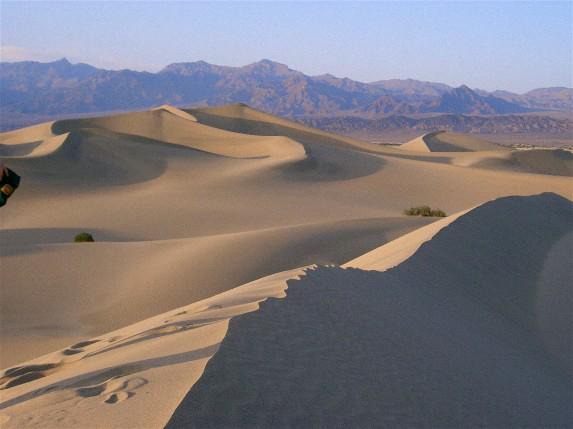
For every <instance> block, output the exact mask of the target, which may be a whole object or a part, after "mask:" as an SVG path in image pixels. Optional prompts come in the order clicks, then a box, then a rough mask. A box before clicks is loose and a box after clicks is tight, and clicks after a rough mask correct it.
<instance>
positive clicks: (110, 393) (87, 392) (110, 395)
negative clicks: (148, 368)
mask: <svg viewBox="0 0 573 429" xmlns="http://www.w3.org/2000/svg"><path fill="white" fill-rule="evenodd" d="M145 384H147V380H146V379H145V378H142V377H135V378H130V379H127V380H125V379H124V380H122V379H121V378H117V377H112V378H110V379H108V380H106V381H104V382H102V383H99V384H94V385H91V386H86V387H81V388H79V389H76V394H77V395H78V396H80V397H82V398H93V397H103V398H104V399H103V402H105V403H106V404H117V403H119V402H121V401H124V400H126V399H128V398H130V397H132V396H134V395H135V392H134V390H136V389H139V388H140V387H142V386H144V385H145Z"/></svg>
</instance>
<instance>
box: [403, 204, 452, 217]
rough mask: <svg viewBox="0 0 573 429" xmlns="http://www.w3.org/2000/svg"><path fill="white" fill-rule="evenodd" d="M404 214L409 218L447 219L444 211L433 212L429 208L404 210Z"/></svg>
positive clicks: (420, 207) (421, 207)
mask: <svg viewBox="0 0 573 429" xmlns="http://www.w3.org/2000/svg"><path fill="white" fill-rule="evenodd" d="M404 214H405V215H408V216H429V217H446V213H445V212H443V211H442V210H440V209H436V210H432V209H431V208H430V207H429V206H418V207H411V208H409V209H407V210H404Z"/></svg>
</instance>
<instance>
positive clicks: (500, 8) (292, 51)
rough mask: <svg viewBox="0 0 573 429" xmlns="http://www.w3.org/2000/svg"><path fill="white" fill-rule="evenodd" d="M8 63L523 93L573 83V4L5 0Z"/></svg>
mask: <svg viewBox="0 0 573 429" xmlns="http://www.w3.org/2000/svg"><path fill="white" fill-rule="evenodd" d="M0 24H1V30H0V36H1V38H0V49H1V51H0V53H1V60H2V61H4V62H13V61H23V60H36V61H43V62H45V61H51V60H56V59H60V58H63V57H66V58H68V60H70V61H71V62H73V63H76V62H84V63H88V64H92V65H95V66H98V67H102V68H108V69H122V68H130V69H134V70H147V71H158V70H160V69H161V68H163V67H164V66H166V65H168V64H170V63H174V62H192V61H198V60H204V61H207V62H209V63H213V64H219V65H230V66H242V65H246V64H250V63H253V62H256V61H259V60H261V59H263V58H267V59H271V60H273V61H278V62H280V63H284V64H287V65H288V66H289V67H290V68H292V69H295V70H299V71H302V72H304V73H305V74H309V75H318V74H323V73H331V74H333V75H335V76H338V77H349V78H351V79H354V80H359V81H364V82H371V81H376V80H381V79H392V78H401V79H404V78H412V79H419V80H426V81H434V82H443V83H447V84H449V85H453V86H458V85H461V84H466V85H469V86H470V87H472V88H480V89H485V90H490V91H491V90H495V89H505V90H509V91H514V92H519V93H523V92H526V91H528V90H531V89H533V88H539V87H548V86H568V87H571V86H573V82H572V79H573V78H572V75H573V2H571V1H564V2H547V1H533V2H512V1H498V2H481V1H479V2H478V1H458V2H431V1H418V2H404V1H402V2H389V1H377V2H362V1H338V2H326V1H321V2H305V1H297V2H276V1H262V2H240V1H232V2H215V1H211V2H190V1H172V2H168V1H161V2H159V1H155V2H142V1H128V2H120V1H91V2H90V1H74V2H71V1H68V2H51V1H41V2H28V1H5V0H0Z"/></svg>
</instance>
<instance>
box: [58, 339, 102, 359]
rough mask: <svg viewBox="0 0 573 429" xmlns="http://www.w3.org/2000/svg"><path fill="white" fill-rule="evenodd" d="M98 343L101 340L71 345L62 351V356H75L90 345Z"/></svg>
mask: <svg viewBox="0 0 573 429" xmlns="http://www.w3.org/2000/svg"><path fill="white" fill-rule="evenodd" d="M100 341H101V340H88V341H80V342H79V343H76V344H74V345H71V346H70V347H68V348H67V349H65V350H64V351H62V354H63V355H65V356H73V355H77V354H78V353H83V352H85V351H86V349H85V348H86V347H88V346H91V345H92V344H95V343H99V342H100Z"/></svg>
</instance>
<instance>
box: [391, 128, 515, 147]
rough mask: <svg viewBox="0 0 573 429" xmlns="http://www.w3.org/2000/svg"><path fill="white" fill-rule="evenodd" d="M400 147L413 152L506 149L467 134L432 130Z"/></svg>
mask: <svg viewBox="0 0 573 429" xmlns="http://www.w3.org/2000/svg"><path fill="white" fill-rule="evenodd" d="M400 149H403V150H411V151H415V152H483V151H492V150H496V151H508V150H509V149H508V148H506V147H504V146H500V145H498V144H496V143H492V142H488V141H486V140H482V139H479V138H475V137H472V136H469V135H463V134H456V133H450V132H446V131H434V132H431V133H427V134H424V135H423V136H420V137H418V138H415V139H414V140H411V141H409V142H407V143H404V144H402V145H400Z"/></svg>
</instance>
